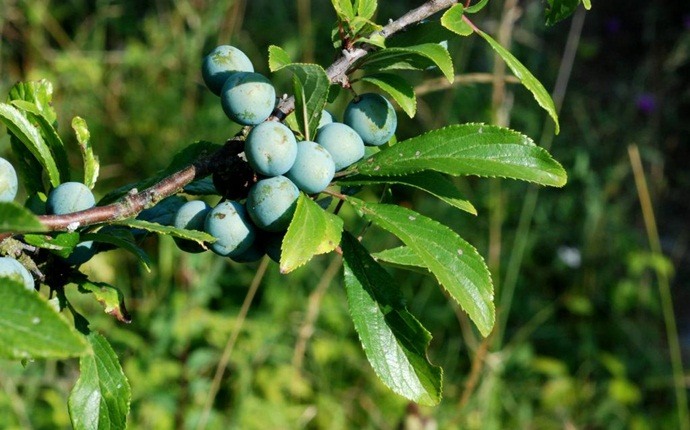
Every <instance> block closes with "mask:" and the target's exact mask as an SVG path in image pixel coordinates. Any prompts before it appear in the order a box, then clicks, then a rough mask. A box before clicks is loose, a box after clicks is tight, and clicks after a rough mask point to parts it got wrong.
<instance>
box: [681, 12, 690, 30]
mask: <svg viewBox="0 0 690 430" xmlns="http://www.w3.org/2000/svg"><path fill="white" fill-rule="evenodd" d="M683 27H685V29H686V30H690V15H685V16H684V17H683Z"/></svg>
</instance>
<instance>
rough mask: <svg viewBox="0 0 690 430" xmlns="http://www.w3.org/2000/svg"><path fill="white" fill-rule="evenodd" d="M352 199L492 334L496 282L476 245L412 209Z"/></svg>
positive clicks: (355, 205) (354, 204)
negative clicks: (401, 244) (403, 245)
mask: <svg viewBox="0 0 690 430" xmlns="http://www.w3.org/2000/svg"><path fill="white" fill-rule="evenodd" d="M348 202H350V203H351V204H352V206H353V207H354V208H355V209H357V210H358V211H360V212H361V213H362V214H363V215H364V217H365V218H367V219H369V220H371V221H372V222H373V223H374V224H376V225H378V226H379V227H381V228H383V229H384V230H387V231H389V232H390V233H392V234H394V235H395V236H397V237H398V238H399V239H400V240H401V241H402V242H403V243H404V244H405V245H407V246H408V247H409V248H410V249H411V250H412V251H414V252H415V253H416V254H417V255H418V256H419V258H420V259H421V260H422V261H423V262H424V265H425V266H426V267H427V268H429V270H430V271H431V272H432V273H433V274H434V276H435V277H436V279H437V280H438V282H439V283H440V284H441V285H442V286H443V287H444V288H445V289H446V291H448V293H449V294H450V295H451V296H452V297H453V298H454V299H455V300H456V301H457V302H458V304H459V305H460V307H461V308H462V309H463V310H464V311H465V312H467V314H468V315H469V316H470V319H472V321H474V323H475V324H476V325H477V328H478V329H479V332H480V333H481V334H482V335H484V336H488V334H489V333H490V332H491V329H492V328H493V325H494V320H495V311H494V304H493V297H494V293H493V284H492V282H491V275H490V274H489V270H488V268H487V267H486V263H484V259H483V258H482V257H481V255H479V253H478V252H477V250H476V249H475V248H474V247H473V246H472V245H470V244H469V243H467V242H466V241H465V240H463V239H462V238H461V237H460V236H458V234H457V233H455V232H454V231H453V230H451V229H450V228H448V227H446V226H445V225H443V224H440V223H439V222H437V221H435V220H433V219H431V218H428V217H426V216H423V215H421V214H419V213H417V212H415V211H413V210H411V209H407V208H404V207H402V206H396V205H389V204H376V203H365V202H363V201H361V200H358V199H355V198H351V197H350V198H348Z"/></svg>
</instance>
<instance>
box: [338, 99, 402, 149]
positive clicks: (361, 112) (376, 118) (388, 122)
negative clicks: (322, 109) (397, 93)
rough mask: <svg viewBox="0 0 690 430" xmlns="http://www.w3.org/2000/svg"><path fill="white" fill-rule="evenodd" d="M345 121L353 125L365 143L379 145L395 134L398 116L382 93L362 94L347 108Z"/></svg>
mask: <svg viewBox="0 0 690 430" xmlns="http://www.w3.org/2000/svg"><path fill="white" fill-rule="evenodd" d="M343 122H344V123H345V124H347V125H349V126H350V127H352V128H353V129H354V130H355V131H356V132H357V133H358V134H359V135H360V137H361V138H362V140H363V141H364V143H365V144H367V145H374V146H379V145H383V144H384V143H386V142H388V141H389V140H390V138H391V137H393V135H394V134H395V129H396V127H397V126H398V118H397V116H396V114H395V109H393V105H391V103H390V102H389V101H388V100H387V99H386V98H385V97H383V96H382V95H380V94H376V93H367V94H362V95H360V96H359V97H358V98H356V99H354V100H352V101H351V102H350V104H349V105H347V108H346V109H345V115H344V117H343Z"/></svg>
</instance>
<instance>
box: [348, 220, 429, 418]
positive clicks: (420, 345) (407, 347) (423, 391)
mask: <svg viewBox="0 0 690 430" xmlns="http://www.w3.org/2000/svg"><path fill="white" fill-rule="evenodd" d="M342 247H343V259H344V262H343V265H344V277H345V289H346V292H347V301H348V305H349V308H350V315H351V316H352V322H353V323H354V325H355V329H356V330H357V333H358V334H359V340H360V342H361V343H362V347H363V348H364V352H365V354H366V356H367V359H368V360H369V363H371V366H372V367H373V368H374V371H375V372H376V374H377V375H378V377H379V378H380V379H381V381H382V382H383V383H384V384H386V386H388V387H389V388H390V389H391V390H393V391H394V392H395V393H397V394H399V395H401V396H403V397H405V398H407V399H409V400H412V401H414V402H416V403H419V404H422V405H436V404H438V403H439V402H440V400H441V379H442V371H441V369H440V368H439V367H437V366H434V365H432V364H431V363H430V362H429V359H428V358H427V349H428V347H429V342H430V341H431V334H430V333H429V332H428V331H427V330H426V329H425V328H424V327H423V326H422V325H421V324H420V323H419V321H417V320H416V319H415V317H414V316H413V315H412V314H410V313H409V312H408V311H407V309H406V308H405V301H404V298H403V297H402V295H401V294H400V290H399V286H398V284H397V283H396V282H395V281H394V280H393V278H392V277H391V276H390V275H389V274H388V272H386V271H385V270H384V269H383V268H382V267H381V266H380V265H379V264H378V263H377V262H376V261H374V259H373V258H371V256H370V255H369V253H368V252H367V250H366V249H364V247H362V245H360V243H359V242H358V241H357V239H355V238H354V237H353V236H352V235H351V234H349V233H345V234H344V235H343V243H342Z"/></svg>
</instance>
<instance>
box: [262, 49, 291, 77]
mask: <svg viewBox="0 0 690 430" xmlns="http://www.w3.org/2000/svg"><path fill="white" fill-rule="evenodd" d="M290 63H292V61H290V56H289V55H288V53H287V52H286V51H285V50H284V49H283V48H281V47H280V46H275V45H271V46H269V47H268V68H269V70H270V71H271V72H277V71H278V70H280V69H282V68H283V67H285V66H287V65H289V64H290Z"/></svg>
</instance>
